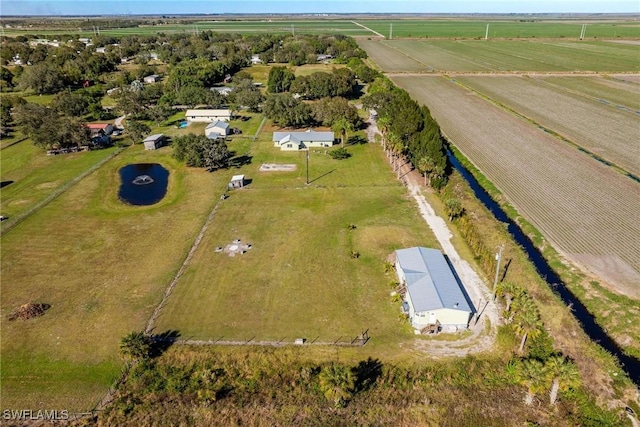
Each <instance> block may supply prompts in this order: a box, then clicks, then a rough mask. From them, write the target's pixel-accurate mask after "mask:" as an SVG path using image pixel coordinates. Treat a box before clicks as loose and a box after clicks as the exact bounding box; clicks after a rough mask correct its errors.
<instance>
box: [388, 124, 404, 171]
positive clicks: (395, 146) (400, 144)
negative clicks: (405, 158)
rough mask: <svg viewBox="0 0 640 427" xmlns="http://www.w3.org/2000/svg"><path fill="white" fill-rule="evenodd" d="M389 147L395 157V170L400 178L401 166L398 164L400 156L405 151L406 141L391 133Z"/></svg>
mask: <svg viewBox="0 0 640 427" xmlns="http://www.w3.org/2000/svg"><path fill="white" fill-rule="evenodd" d="M387 146H388V147H389V150H390V151H391V154H392V156H393V163H394V165H393V170H394V171H396V170H397V171H398V178H400V165H399V164H398V160H400V156H401V155H402V153H403V152H404V149H405V145H404V141H402V138H400V137H399V136H396V135H395V134H393V133H390V134H389V143H388V145H387Z"/></svg>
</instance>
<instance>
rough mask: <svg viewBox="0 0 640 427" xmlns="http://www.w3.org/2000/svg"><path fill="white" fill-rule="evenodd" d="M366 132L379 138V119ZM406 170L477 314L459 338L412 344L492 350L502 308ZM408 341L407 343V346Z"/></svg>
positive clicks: (438, 351)
mask: <svg viewBox="0 0 640 427" xmlns="http://www.w3.org/2000/svg"><path fill="white" fill-rule="evenodd" d="M366 134H367V138H368V140H369V142H375V138H376V135H380V137H381V138H382V134H381V133H380V131H379V130H378V127H377V126H376V124H375V122H374V121H372V120H371V119H369V120H368V126H367V129H366ZM404 167H405V168H406V170H402V172H401V174H400V175H401V176H402V178H401V179H402V181H403V183H404V184H405V185H406V186H407V189H408V190H409V194H410V195H411V196H412V197H413V198H414V199H415V201H416V203H417V204H418V208H419V210H420V214H421V215H422V218H423V219H424V220H425V222H426V223H427V224H428V225H429V228H431V230H432V231H433V234H434V235H435V236H436V238H437V239H438V242H439V243H440V245H441V246H442V251H443V252H444V253H445V254H446V255H447V257H449V260H450V261H451V263H452V264H453V266H454V268H455V270H456V273H457V274H458V276H459V277H460V279H461V280H462V283H463V284H464V287H465V290H466V291H467V294H468V295H469V298H470V299H471V302H472V303H473V305H474V306H475V309H476V312H477V313H478V315H477V316H474V317H473V318H472V320H471V324H470V325H469V330H470V332H471V333H470V334H469V333H468V332H467V333H462V334H461V338H460V339H458V340H452V341H445V340H440V339H437V338H435V339H430V338H426V337H425V338H424V339H417V340H416V341H415V342H413V343H411V344H408V345H413V346H414V347H415V349H416V350H418V351H421V352H425V353H428V354H429V355H431V356H436V357H441V356H465V355H467V354H469V353H479V352H482V351H485V350H489V349H490V348H491V347H492V346H493V343H494V342H495V338H496V334H497V332H498V330H497V327H498V324H499V323H500V314H499V313H500V311H499V308H498V307H497V305H496V303H495V302H494V301H493V297H492V293H491V290H490V289H489V288H488V287H487V285H486V284H485V282H484V281H483V280H482V279H481V278H480V276H479V275H478V274H477V273H476V272H475V271H474V270H473V268H471V265H469V263H468V262H466V261H465V260H463V259H462V258H461V257H460V255H459V254H458V251H457V250H456V248H455V247H454V246H453V244H452V243H451V237H452V236H453V235H452V234H451V230H449V226H448V225H447V223H446V222H445V220H444V219H442V218H440V217H439V216H438V215H436V213H435V211H434V210H433V208H432V207H431V205H430V204H429V202H427V200H426V199H425V197H424V194H423V189H422V187H421V185H420V182H421V181H422V179H421V177H420V175H419V174H418V173H417V172H416V171H412V168H411V166H410V165H409V164H408V163H407V164H405V166H404ZM406 345H407V344H405V346H406Z"/></svg>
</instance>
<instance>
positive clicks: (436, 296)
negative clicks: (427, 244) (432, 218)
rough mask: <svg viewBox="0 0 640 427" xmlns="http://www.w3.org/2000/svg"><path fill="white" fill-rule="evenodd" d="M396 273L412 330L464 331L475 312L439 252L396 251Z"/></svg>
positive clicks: (418, 248)
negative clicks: (402, 286)
mask: <svg viewBox="0 0 640 427" xmlns="http://www.w3.org/2000/svg"><path fill="white" fill-rule="evenodd" d="M396 272H397V274H398V280H399V281H400V283H401V284H402V285H404V286H406V294H405V300H406V302H407V303H408V306H409V310H408V314H409V319H410V320H411V325H412V326H413V327H414V328H415V329H416V330H422V329H423V328H434V330H436V331H437V330H442V331H449V332H453V331H458V330H461V329H467V328H468V326H469V321H470V320H471V316H472V315H473V313H474V312H475V309H474V308H473V304H472V303H471V301H470V300H469V297H468V296H467V294H466V292H465V291H464V286H463V285H462V283H460V281H459V280H458V278H457V276H456V275H455V274H454V271H453V267H452V266H451V265H450V264H449V263H448V262H447V260H446V258H445V257H444V255H443V254H442V252H440V251H439V250H437V249H430V248H424V247H413V248H408V249H399V250H397V251H396Z"/></svg>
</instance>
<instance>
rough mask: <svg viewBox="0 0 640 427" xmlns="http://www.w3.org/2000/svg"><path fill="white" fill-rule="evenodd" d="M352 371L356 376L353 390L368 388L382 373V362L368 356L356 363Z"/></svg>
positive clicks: (358, 390)
mask: <svg viewBox="0 0 640 427" xmlns="http://www.w3.org/2000/svg"><path fill="white" fill-rule="evenodd" d="M353 373H354V374H355V376H356V379H355V391H356V392H360V391H364V390H368V389H370V388H371V387H372V386H373V385H374V384H375V382H376V381H377V380H378V378H379V377H380V375H382V362H380V360H378V359H372V358H371V357H369V358H368V359H367V360H363V361H361V362H360V363H358V366H356V367H355V368H353Z"/></svg>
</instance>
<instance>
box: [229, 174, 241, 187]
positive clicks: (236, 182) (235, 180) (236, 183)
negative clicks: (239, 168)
mask: <svg viewBox="0 0 640 427" xmlns="http://www.w3.org/2000/svg"><path fill="white" fill-rule="evenodd" d="M242 187H244V175H233V176H232V177H231V181H229V188H242Z"/></svg>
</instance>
